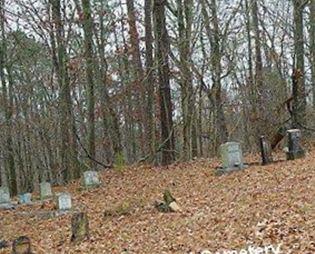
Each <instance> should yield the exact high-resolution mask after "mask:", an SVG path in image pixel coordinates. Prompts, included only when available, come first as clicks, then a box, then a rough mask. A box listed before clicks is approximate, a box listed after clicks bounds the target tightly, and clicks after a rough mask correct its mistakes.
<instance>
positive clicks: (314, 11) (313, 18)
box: [309, 0, 315, 109]
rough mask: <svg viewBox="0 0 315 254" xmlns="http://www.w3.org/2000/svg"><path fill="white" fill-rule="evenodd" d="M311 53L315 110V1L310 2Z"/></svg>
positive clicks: (314, 104)
mask: <svg viewBox="0 0 315 254" xmlns="http://www.w3.org/2000/svg"><path fill="white" fill-rule="evenodd" d="M309 34H310V53H311V68H312V69H311V71H312V91H313V108H314V109H315V0H310V31H309Z"/></svg>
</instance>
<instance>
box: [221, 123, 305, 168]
mask: <svg viewBox="0 0 315 254" xmlns="http://www.w3.org/2000/svg"><path fill="white" fill-rule="evenodd" d="M287 136H288V147H287V151H286V157H287V160H295V159H298V158H302V157H304V156H305V152H304V150H303V148H302V146H301V143H300V142H301V137H302V135H301V130H299V129H292V130H288V131H287ZM260 151H261V158H262V164H263V165H266V164H269V163H271V162H273V157H272V149H271V146H270V144H269V142H268V141H267V139H266V138H265V137H264V136H261V137H260ZM220 153H221V159H222V167H221V169H219V171H220V172H221V173H224V172H230V171H234V170H238V169H243V168H246V167H247V165H246V164H245V163H244V160H243V154H242V149H241V145H240V143H238V142H227V143H225V144H222V145H221V146H220Z"/></svg>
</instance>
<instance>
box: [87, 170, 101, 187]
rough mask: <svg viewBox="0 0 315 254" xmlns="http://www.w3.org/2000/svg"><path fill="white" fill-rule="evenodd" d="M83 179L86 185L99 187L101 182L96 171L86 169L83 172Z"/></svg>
mask: <svg viewBox="0 0 315 254" xmlns="http://www.w3.org/2000/svg"><path fill="white" fill-rule="evenodd" d="M83 181H84V186H85V187H97V186H99V185H100V184H101V182H100V179H99V176H98V173H97V172H96V171H85V172H84V173H83Z"/></svg>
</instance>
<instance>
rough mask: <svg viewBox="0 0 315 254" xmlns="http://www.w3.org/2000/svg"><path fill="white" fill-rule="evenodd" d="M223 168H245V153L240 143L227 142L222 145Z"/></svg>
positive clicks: (230, 169)
mask: <svg viewBox="0 0 315 254" xmlns="http://www.w3.org/2000/svg"><path fill="white" fill-rule="evenodd" d="M220 152H221V159H222V168H223V169H224V170H226V171H233V170H237V169H243V168H244V162H243V153H242V149H241V145H240V143H237V142H227V143H225V144H222V145H221V146H220Z"/></svg>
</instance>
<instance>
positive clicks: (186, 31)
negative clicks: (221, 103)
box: [177, 0, 193, 160]
mask: <svg viewBox="0 0 315 254" xmlns="http://www.w3.org/2000/svg"><path fill="white" fill-rule="evenodd" d="M192 12H193V2H192V1H191V0H184V1H183V0H177V18H178V34H179V41H178V44H179V45H178V46H179V53H180V66H179V68H180V74H181V75H180V77H181V80H180V86H181V103H182V114H183V159H184V160H190V159H191V157H192V146H191V145H192V117H193V87H192V72H191V69H190V66H191V64H192V63H191V49H190V42H191V29H192Z"/></svg>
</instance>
